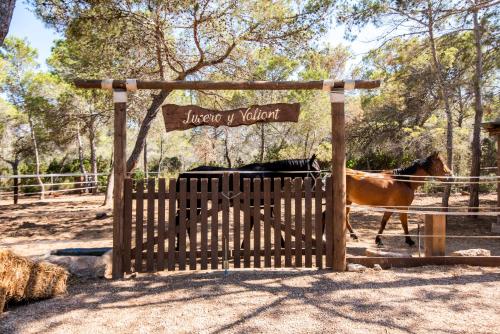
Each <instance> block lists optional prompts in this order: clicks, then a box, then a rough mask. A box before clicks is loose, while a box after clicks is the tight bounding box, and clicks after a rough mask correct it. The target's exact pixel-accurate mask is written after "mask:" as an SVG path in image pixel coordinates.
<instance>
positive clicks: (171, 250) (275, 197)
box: [122, 174, 333, 272]
mask: <svg viewBox="0 0 500 334" xmlns="http://www.w3.org/2000/svg"><path fill="white" fill-rule="evenodd" d="M167 181H168V184H167ZM219 182H222V185H221V186H220V185H219ZM230 182H231V184H230ZM240 182H241V184H240ZM209 183H210V184H209ZM331 187H332V181H331V178H330V177H328V178H326V179H325V181H324V180H323V179H321V178H317V179H314V178H310V177H306V178H294V179H292V178H284V179H280V178H276V179H271V178H263V179H261V178H254V179H250V178H243V179H240V176H239V175H238V174H233V177H231V178H230V177H229V175H228V174H224V176H223V177H222V179H217V178H212V179H211V180H207V179H201V180H200V179H190V180H186V179H180V180H178V181H177V180H176V179H169V180H165V179H158V180H154V179H149V180H147V181H144V180H141V181H133V180H131V179H126V180H125V187H124V229H123V242H122V244H123V245H124V248H123V253H122V254H123V259H122V260H123V262H122V263H123V268H124V271H125V272H132V271H137V272H144V271H147V272H155V271H161V270H186V269H187V268H189V269H190V270H196V269H208V268H210V269H229V268H260V267H268V268H270V267H275V268H282V267H313V266H315V267H319V268H324V267H332V265H333V233H332V232H333V231H332V226H331V222H332V219H331V216H330V215H331V213H332V200H331V194H332V191H331ZM252 225H253V226H252ZM324 229H325V230H326V231H325V232H326V233H323V230H324ZM323 235H324V236H323Z"/></svg>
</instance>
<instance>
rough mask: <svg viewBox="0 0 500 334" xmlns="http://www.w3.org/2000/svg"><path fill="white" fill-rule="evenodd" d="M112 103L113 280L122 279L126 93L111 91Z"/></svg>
mask: <svg viewBox="0 0 500 334" xmlns="http://www.w3.org/2000/svg"><path fill="white" fill-rule="evenodd" d="M113 103H114V132H115V133H114V141H113V146H114V150H113V151H114V155H115V159H114V165H113V172H114V186H113V278H114V279H116V278H122V277H123V251H124V242H123V240H124V239H123V236H124V234H123V226H124V224H123V223H124V211H123V191H124V183H125V174H126V169H127V163H126V158H125V149H126V143H127V137H126V135H127V132H126V123H127V92H126V91H125V90H118V89H115V90H113Z"/></svg>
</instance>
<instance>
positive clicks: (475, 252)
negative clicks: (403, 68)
mask: <svg viewBox="0 0 500 334" xmlns="http://www.w3.org/2000/svg"><path fill="white" fill-rule="evenodd" d="M450 255H451V256H491V251H490V250H488V249H481V248H472V249H462V250H458V251H454V252H452V253H451V254H450Z"/></svg>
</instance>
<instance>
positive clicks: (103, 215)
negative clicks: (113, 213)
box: [95, 212, 108, 219]
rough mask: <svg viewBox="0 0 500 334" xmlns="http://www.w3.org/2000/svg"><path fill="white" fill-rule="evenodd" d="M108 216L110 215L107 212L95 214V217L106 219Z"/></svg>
mask: <svg viewBox="0 0 500 334" xmlns="http://www.w3.org/2000/svg"><path fill="white" fill-rule="evenodd" d="M107 217H108V214H107V213H106V212H98V213H96V214H95V219H104V218H107Z"/></svg>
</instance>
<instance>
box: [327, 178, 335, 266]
mask: <svg viewBox="0 0 500 334" xmlns="http://www.w3.org/2000/svg"><path fill="white" fill-rule="evenodd" d="M332 210H333V203H332V177H331V176H329V177H328V178H327V179H326V215H325V224H326V226H325V237H326V245H325V247H326V264H325V267H327V268H333V251H334V250H333V221H332Z"/></svg>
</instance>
